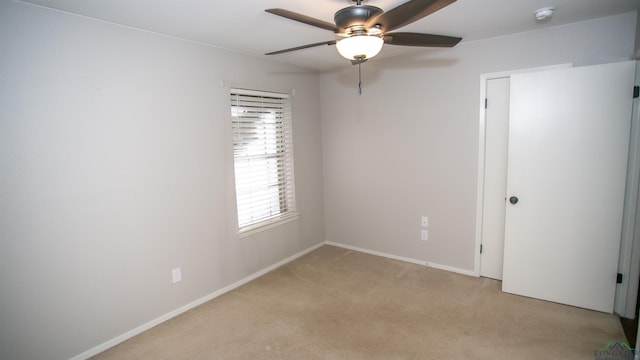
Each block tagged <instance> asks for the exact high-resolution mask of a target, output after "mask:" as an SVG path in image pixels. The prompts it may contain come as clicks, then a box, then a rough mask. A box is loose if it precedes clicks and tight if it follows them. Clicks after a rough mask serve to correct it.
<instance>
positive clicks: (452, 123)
mask: <svg viewBox="0 0 640 360" xmlns="http://www.w3.org/2000/svg"><path fill="white" fill-rule="evenodd" d="M635 33H636V14H635V13H627V14H622V15H617V16H612V17H607V18H602V19H597V20H593V21H587V22H582V23H576V24H573V25H568V26H562V27H555V28H546V29H543V30H539V31H532V32H526V33H520V34H515V35H511V36H505V37H499V38H494V39H489V40H484V41H476V42H470V43H461V44H459V45H458V46H456V47H455V48H453V49H438V50H424V51H423V52H420V53H418V54H416V55H413V56H408V57H405V58H393V59H387V60H380V61H378V60H376V59H373V60H371V61H369V62H367V63H365V64H363V65H362V71H363V81H364V90H363V95H362V96H358V95H357V93H356V87H357V81H358V80H357V68H355V67H353V68H341V69H338V70H335V71H332V72H328V73H324V74H322V75H321V79H320V83H321V96H322V129H323V133H322V139H323V153H324V157H323V158H324V176H325V180H324V184H325V216H326V229H327V233H326V234H327V240H329V241H333V242H338V243H343V244H347V245H350V246H355V247H361V248H365V249H370V250H374V251H379V252H384V253H388V254H391V255H395V256H402V257H408V258H413V259H417V260H422V261H426V262H427V261H428V262H430V263H434V264H436V265H443V266H446V267H450V268H454V270H456V269H457V270H460V271H462V272H472V271H473V269H474V255H475V221H476V191H477V189H476V182H477V171H478V169H477V167H478V123H479V108H480V101H479V94H480V81H479V80H480V75H481V74H483V73H490V72H498V71H506V70H515V69H522V68H530V67H539V66H546V65H553V64H560V63H574V65H575V66H583V65H589V64H598V63H606V62H615V61H622V60H629V59H631V58H632V56H633V52H634V43H635ZM383 51H384V49H383ZM421 215H428V216H429V223H430V224H429V241H428V242H423V241H421V240H420V216H421Z"/></svg>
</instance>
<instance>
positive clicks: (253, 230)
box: [238, 213, 300, 239]
mask: <svg viewBox="0 0 640 360" xmlns="http://www.w3.org/2000/svg"><path fill="white" fill-rule="evenodd" d="M299 217H300V214H299V213H293V214H290V215H287V216H286V217H282V218H278V219H273V220H271V221H268V222H265V223H261V224H257V225H254V226H251V227H247V228H246V229H242V230H239V231H238V238H240V239H242V238H245V237H248V236H251V235H255V234H257V233H260V232H263V231H265V230H268V229H272V228H274V227H276V226H280V225H282V224H286V223H288V222H292V221H294V220H298V218H299Z"/></svg>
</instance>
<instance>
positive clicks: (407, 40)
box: [383, 32, 462, 47]
mask: <svg viewBox="0 0 640 360" xmlns="http://www.w3.org/2000/svg"><path fill="white" fill-rule="evenodd" d="M383 39H384V43H385V44H389V45H403V46H424V47H453V46H455V45H456V44H457V43H459V42H460V40H462V38H459V37H454V36H444V35H433V34H420V33H410V32H397V33H386V34H384V38H383Z"/></svg>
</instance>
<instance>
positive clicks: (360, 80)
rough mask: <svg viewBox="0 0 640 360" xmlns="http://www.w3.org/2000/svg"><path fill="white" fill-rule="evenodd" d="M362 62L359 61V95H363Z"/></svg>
mask: <svg viewBox="0 0 640 360" xmlns="http://www.w3.org/2000/svg"><path fill="white" fill-rule="evenodd" d="M360 64H361V63H358V95H362V71H361V70H360Z"/></svg>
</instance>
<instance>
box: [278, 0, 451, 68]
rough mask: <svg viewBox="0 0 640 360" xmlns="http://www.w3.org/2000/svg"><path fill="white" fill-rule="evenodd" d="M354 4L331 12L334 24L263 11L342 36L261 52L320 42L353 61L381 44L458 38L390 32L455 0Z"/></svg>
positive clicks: (430, 43) (444, 42)
mask: <svg viewBox="0 0 640 360" xmlns="http://www.w3.org/2000/svg"><path fill="white" fill-rule="evenodd" d="M352 1H353V2H355V3H356V5H352V6H348V7H346V8H344V9H341V10H338V11H337V12H336V13H335V15H334V22H335V25H334V24H332V23H329V22H326V21H323V20H320V19H316V18H313V17H310V16H306V15H302V14H298V13H295V12H293V11H289V10H284V9H266V10H265V11H266V12H268V13H271V14H274V15H278V16H282V17H285V18H287V19H291V20H295V21H299V22H301V23H304V24H307V25H311V26H315V27H319V28H321V29H325V30H329V31H333V32H334V33H335V34H336V35H338V36H341V37H343V39H337V40H330V41H323V42H319V43H313V44H307V45H302V46H296V47H293V48H289V49H284V50H279V51H273V52H270V53H267V54H265V55H275V54H282V53H286V52H290V51H296V50H302V49H307V48H311V47H315V46H320V45H336V48H337V49H338V52H339V53H340V55H342V56H343V57H345V58H346V59H348V60H351V63H352V64H354V65H357V64H360V63H363V62H365V61H367V60H368V59H370V58H372V57H374V56H376V55H377V54H378V53H379V52H380V50H381V49H382V45H383V44H389V45H402V46H421V47H453V46H455V45H456V44H457V43H458V42H460V40H462V38H459V37H453V36H443V35H433V34H421V33H412V32H390V31H393V30H395V29H397V28H400V27H403V26H405V25H408V24H411V23H412V22H414V21H416V20H419V19H422V18H423V17H425V16H427V15H429V14H432V13H434V12H436V11H438V10H440V9H442V8H443V7H445V6H448V5H450V4H451V3H453V2H455V1H456V0H409V1H407V2H405V3H403V4H401V5H399V6H397V7H395V8H393V9H391V10H389V11H387V12H384V11H382V9H380V8H378V7H375V6H371V5H362V0H352Z"/></svg>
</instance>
